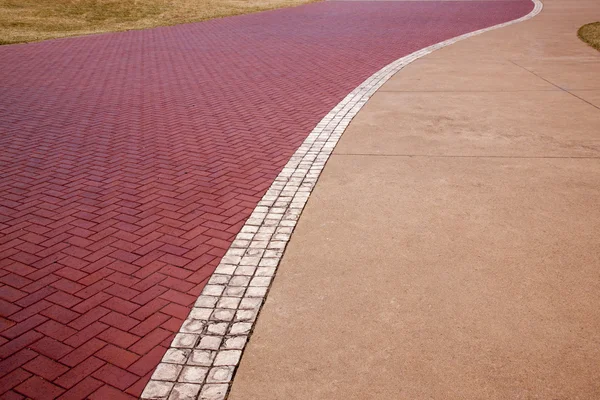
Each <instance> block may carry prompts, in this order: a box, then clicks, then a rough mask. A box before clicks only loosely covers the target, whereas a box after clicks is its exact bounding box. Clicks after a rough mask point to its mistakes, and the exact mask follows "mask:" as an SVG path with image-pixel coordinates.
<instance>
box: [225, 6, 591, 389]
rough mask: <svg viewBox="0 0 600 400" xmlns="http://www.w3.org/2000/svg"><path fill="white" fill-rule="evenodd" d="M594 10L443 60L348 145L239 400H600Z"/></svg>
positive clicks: (431, 60) (563, 10)
mask: <svg viewBox="0 0 600 400" xmlns="http://www.w3.org/2000/svg"><path fill="white" fill-rule="evenodd" d="M598 19H600V3H599V2H598V1H596V0H581V1H579V0H578V1H567V0H546V1H545V2H544V10H543V11H542V13H541V14H540V15H538V16H537V17H536V18H534V19H532V20H530V21H527V22H524V23H520V24H516V25H512V26H510V27H507V28H503V29H500V30H497V31H493V32H488V33H485V34H483V35H480V36H478V37H475V38H471V39H468V40H466V41H462V42H459V43H457V44H454V45H452V46H449V47H447V48H444V49H442V50H439V51H437V52H434V53H432V54H430V55H428V56H426V57H424V58H422V59H420V60H417V61H416V62H414V63H413V64H411V65H409V66H408V67H406V68H405V69H403V70H402V71H400V72H399V73H398V74H397V75H396V76H395V77H393V78H392V79H391V80H390V81H388V83H387V84H385V85H384V86H383V87H382V88H381V89H380V91H379V92H378V93H377V94H376V95H375V96H374V97H373V98H372V99H371V100H370V101H369V103H367V105H366V106H365V107H364V108H363V110H362V111H361V112H360V113H359V114H358V115H357V117H356V118H355V119H354V121H353V122H352V123H351V124H350V126H349V127H348V129H347V131H346V132H345V133H344V136H343V137H342V139H341V141H340V142H339V144H338V146H337V148H336V150H335V152H334V154H333V155H332V156H331V158H330V160H329V162H328V164H327V166H326V168H325V170H324V172H323V174H322V176H321V178H320V181H319V183H318V184H317V187H316V189H315V191H314V192H313V194H312V195H311V198H310V200H309V202H308V205H307V207H306V209H305V211H304V213H303V215H302V217H301V219H300V221H299V224H298V226H297V228H296V230H295V232H294V235H293V236H292V239H291V241H290V244H289V246H288V249H287V251H286V253H285V255H284V258H283V260H282V263H281V265H280V267H279V269H278V273H277V277H276V279H275V281H274V283H273V286H272V288H271V291H270V294H269V297H268V298H267V301H266V304H265V306H264V308H263V310H262V312H261V314H260V316H259V319H258V322H257V325H256V328H255V331H254V334H253V336H252V338H251V341H250V343H249V345H248V347H247V349H246V352H245V353H244V356H243V358H242V361H241V365H240V367H239V370H238V372H237V375H236V378H235V381H234V384H233V387H232V391H231V393H230V396H229V399H230V400H242V399H245V400H248V399H261V400H269V399H285V400H288V399H411V400H412V399H561V400H562V399H600V311H599V310H600V207H599V204H600V53H598V52H596V51H595V50H593V49H592V48H590V47H587V46H586V45H585V44H583V43H581V42H580V41H579V40H578V39H577V37H576V31H577V29H578V27H579V26H581V25H582V24H584V23H587V22H591V21H595V20H598Z"/></svg>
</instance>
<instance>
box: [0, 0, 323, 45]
mask: <svg viewBox="0 0 600 400" xmlns="http://www.w3.org/2000/svg"><path fill="white" fill-rule="evenodd" d="M312 1H315V0H0V44H11V43H19V42H31V41H36V40H43V39H51V38H58V37H64V36H75V35H85V34H90V33H100V32H112V31H125V30H130V29H144V28H151V27H155V26H164V25H176V24H182V23H186V22H195V21H203V20H206V19H211V18H219V17H226V16H230V15H236V14H246V13H251V12H256V11H263V10H270V9H274V8H280V7H289V6H294V5H299V4H303V3H309V2H312Z"/></svg>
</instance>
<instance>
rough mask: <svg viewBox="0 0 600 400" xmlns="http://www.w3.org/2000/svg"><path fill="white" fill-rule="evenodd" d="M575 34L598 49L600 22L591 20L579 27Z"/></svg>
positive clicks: (599, 43) (599, 48)
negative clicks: (589, 22)
mask: <svg viewBox="0 0 600 400" xmlns="http://www.w3.org/2000/svg"><path fill="white" fill-rule="evenodd" d="M577 36H579V38H580V39H581V40H583V41H584V42H586V43H587V44H589V45H590V46H592V47H593V48H595V49H596V50H599V51H600V22H592V23H591V24H586V25H584V26H582V27H581V28H579V31H577Z"/></svg>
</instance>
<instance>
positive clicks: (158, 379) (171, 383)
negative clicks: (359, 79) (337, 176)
mask: <svg viewBox="0 0 600 400" xmlns="http://www.w3.org/2000/svg"><path fill="white" fill-rule="evenodd" d="M532 1H533V3H534V8H533V10H532V11H531V12H530V13H529V14H527V15H525V16H523V17H521V18H518V19H515V20H512V21H508V22H505V23H502V24H498V25H494V26H491V27H488V28H484V29H480V30H477V31H474V32H470V33H467V34H464V35H461V36H457V37H455V38H452V39H448V40H446V41H443V42H440V43H437V44H435V45H432V46H429V47H426V48H423V49H421V50H418V51H416V52H414V53H412V54H409V55H407V56H405V57H402V58H399V59H398V60H396V61H394V62H392V63H390V64H388V65H387V66H385V67H384V68H382V69H380V70H379V71H378V72H376V73H375V74H373V75H372V76H371V77H369V78H368V79H367V80H365V81H364V82H363V83H362V84H361V85H359V86H358V87H356V88H355V89H354V90H353V91H352V92H351V93H350V94H348V95H347V96H346V97H345V98H344V99H343V100H342V101H341V102H340V103H338V105H336V106H335V107H334V108H333V109H332V110H331V111H330V112H329V113H328V114H327V115H326V116H325V117H324V118H323V119H322V120H321V121H320V122H319V123H318V124H317V126H316V127H315V128H314V129H313V130H312V132H311V133H310V134H309V135H308V137H307V138H306V139H305V141H304V142H303V143H302V145H301V146H300V148H298V150H297V151H296V152H295V153H294V155H293V156H292V157H291V158H290V160H289V161H288V163H287V164H286V166H285V167H284V168H283V170H282V171H281V173H280V174H279V175H278V176H277V178H275V181H274V182H273V184H272V185H271V186H270V188H269V189H268V191H267V192H266V194H265V195H264V196H263V198H262V199H261V200H260V202H259V203H258V205H257V206H256V208H255V209H254V211H253V212H252V215H251V216H250V218H249V219H248V220H247V221H246V223H245V225H244V226H243V227H242V229H241V231H240V233H239V234H238V235H237V236H236V239H235V240H234V241H233V243H232V244H231V246H230V248H229V249H228V250H227V253H226V254H225V256H224V257H223V258H222V260H221V262H220V263H219V265H218V266H217V268H216V270H215V272H214V274H213V275H212V277H211V278H210V280H209V282H208V284H207V285H206V286H205V287H204V289H203V291H202V293H201V295H200V297H199V298H198V299H197V301H196V303H195V305H194V307H193V308H192V310H191V311H190V313H189V316H188V317H187V319H186V320H185V321H184V323H183V325H182V326H181V329H180V330H179V333H178V334H177V335H176V336H175V338H174V339H173V342H172V343H171V346H170V348H169V349H168V350H167V353H166V354H165V356H164V357H163V359H162V361H161V362H160V364H159V365H158V366H157V368H156V370H155V371H154V373H153V375H152V378H151V379H150V381H149V382H148V384H147V385H146V387H145V389H144V391H143V393H142V396H141V398H142V399H182V398H199V399H202V400H224V399H226V398H227V395H228V393H229V389H230V387H231V383H232V381H233V378H234V376H235V372H236V369H237V367H238V365H239V362H240V359H241V357H242V353H243V350H244V348H245V346H246V343H247V342H248V339H249V337H250V335H251V334H252V330H253V328H254V325H255V322H256V319H257V317H258V315H259V312H260V309H261V307H262V305H263V303H264V301H265V299H266V296H267V294H268V291H269V288H270V287H271V284H272V281H273V278H274V276H275V272H276V269H277V266H278V265H279V262H280V260H281V258H282V256H283V253H284V250H285V247H286V245H287V243H288V242H289V240H290V237H291V235H292V232H293V230H294V228H295V226H296V223H297V221H298V219H299V217H300V215H301V213H302V210H303V209H304V206H305V205H306V203H307V201H308V198H309V196H310V193H311V192H312V190H313V189H314V187H315V185H316V183H317V180H318V178H319V176H320V174H321V172H322V171H323V168H324V167H325V164H326V163H327V160H328V159H329V157H330V156H331V154H332V152H333V150H334V148H335V146H336V144H337V142H338V141H339V139H340V138H341V136H342V134H343V133H344V131H345V130H346V127H347V126H348V125H349V124H350V122H351V121H352V119H353V118H354V116H356V114H357V113H358V112H359V111H360V110H361V109H362V107H363V106H364V105H365V104H366V103H367V101H368V100H369V99H370V97H371V96H372V95H373V94H374V93H375V92H376V91H377V90H378V89H379V88H380V87H381V86H382V85H383V84H384V83H385V82H387V80H388V79H390V78H391V77H392V76H393V75H395V74H396V73H397V72H398V71H400V70H401V69H402V68H404V67H405V66H406V65H408V64H410V63H412V62H413V61H415V60H417V59H419V58H421V57H423V56H425V55H427V54H429V53H431V52H433V51H435V50H438V49H441V48H443V47H446V46H448V45H450V44H453V43H456V42H458V41H461V40H464V39H467V38H470V37H473V36H476V35H479V34H481V33H484V32H488V31H491V30H494V29H499V28H502V27H505V26H508V25H512V24H515V23H518V22H522V21H526V20H528V19H531V18H533V17H534V16H536V15H537V14H539V12H540V11H541V10H542V3H541V2H540V1H539V0H532Z"/></svg>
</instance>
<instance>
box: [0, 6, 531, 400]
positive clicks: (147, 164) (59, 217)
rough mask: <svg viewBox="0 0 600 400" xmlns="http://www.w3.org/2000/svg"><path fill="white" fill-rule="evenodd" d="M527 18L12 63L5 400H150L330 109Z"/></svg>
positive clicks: (84, 50) (348, 15) (5, 189)
mask: <svg viewBox="0 0 600 400" xmlns="http://www.w3.org/2000/svg"><path fill="white" fill-rule="evenodd" d="M531 9H532V4H531V3H530V2H529V1H525V0H523V1H520V0H514V1H484V2H478V1H468V2H327V3H319V4H312V5H307V6H302V7H297V8H293V9H286V10H278V11H272V12H266V13H260V14H254V15H247V16H240V17H234V18H227V19H222V20H215V21H210V22H205V23H199V24H189V25H182V26H177V27H167V28H157V29H153V30H146V31H135V32H125V33H115V34H106V35H98V36H88V37H82V38H73V39H62V40H55V41H48V42H42V43H35V44H27V45H16V46H5V47H0V67H1V68H0V135H1V136H0V145H1V146H2V147H1V148H2V150H1V156H0V166H1V168H2V175H1V176H0V199H1V200H0V203H1V208H0V235H1V236H0V246H1V247H0V250H1V258H0V267H1V270H0V316H1V319H0V329H1V332H0V343H1V345H0V358H1V359H2V361H0V395H1V396H3V397H5V398H21V397H23V396H25V397H31V398H55V397H59V396H64V398H111V399H115V398H119V397H127V396H138V395H139V394H140V393H141V391H142V389H143V388H144V386H145V385H146V382H147V381H148V379H149V378H150V375H151V373H152V371H153V369H154V368H155V366H156V365H157V363H158V361H159V360H160V359H161V358H162V357H163V355H164V353H165V351H166V348H167V347H168V346H169V344H170V343H171V340H172V339H173V334H174V332H177V331H178V330H179V329H180V326H181V323H182V321H183V320H184V319H185V318H186V317H187V315H188V312H189V309H190V307H191V305H192V304H193V303H194V301H195V300H196V297H197V296H198V295H199V294H200V292H201V291H202V289H203V287H204V285H205V284H206V281H207V279H208V277H209V276H210V275H211V273H212V271H213V270H214V268H215V267H216V265H217V264H218V263H219V262H220V260H221V257H222V256H223V254H225V251H226V250H227V249H228V248H229V245H230V244H231V241H232V240H233V239H234V237H235V235H236V234H237V233H238V231H239V230H240V228H241V226H242V225H243V224H244V221H245V220H246V218H247V217H248V216H249V215H250V213H251V212H252V210H253V209H254V207H255V206H256V204H257V202H258V201H259V199H260V198H261V197H262V195H263V194H264V193H265V191H266V189H267V188H268V187H269V186H270V185H271V183H272V181H273V179H274V178H275V176H277V174H278V173H279V172H280V170H281V169H282V168H283V166H284V165H285V164H286V162H287V161H288V159H289V157H290V156H291V155H292V154H293V153H294V151H295V150H296V149H297V148H298V146H299V145H300V144H301V143H302V142H303V140H304V139H305V138H306V136H307V135H308V134H309V132H310V131H311V130H312V129H313V128H314V127H315V125H316V124H317V122H319V121H320V120H321V118H323V116H324V115H325V114H327V113H328V112H329V111H330V110H331V108H332V107H334V106H335V105H336V104H337V103H338V102H339V101H340V100H341V99H342V98H343V97H344V96H345V95H346V94H347V93H349V92H350V91H351V90H352V89H354V88H355V87H356V86H357V85H358V84H360V83H361V82H362V81H363V80H364V79H366V78H367V77H369V76H370V75H371V74H373V73H374V72H375V71H377V70H379V69H380V68H381V67H383V66H384V65H386V64H388V63H389V62H391V61H393V60H395V59H397V58H398V57H400V56H402V55H405V54H408V53H411V52H413V51H415V50H418V49H420V48H423V47H426V46H428V45H431V44H434V43H437V42H440V41H442V40H445V39H448V38H450V37H454V36H457V35H460V34H463V33H466V32H470V31H474V30H477V29H481V28H484V27H487V26H490V25H495V24H498V23H501V22H504V21H509V20H512V19H515V18H518V17H520V16H522V15H524V14H527V13H528V12H529V11H530V10H531Z"/></svg>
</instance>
